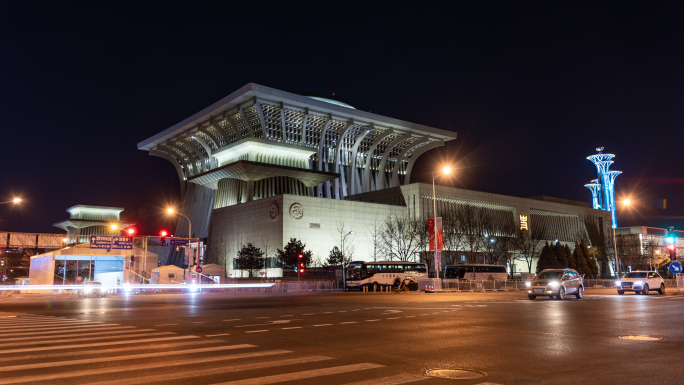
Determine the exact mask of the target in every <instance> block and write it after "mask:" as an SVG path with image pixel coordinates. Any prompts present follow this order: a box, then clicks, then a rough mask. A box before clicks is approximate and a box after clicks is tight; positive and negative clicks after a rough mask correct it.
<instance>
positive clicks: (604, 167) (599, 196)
mask: <svg viewBox="0 0 684 385" xmlns="http://www.w3.org/2000/svg"><path fill="white" fill-rule="evenodd" d="M596 151H597V152H598V154H595V155H591V156H588V157H587V159H589V161H591V162H592V163H593V164H594V165H595V166H596V169H597V171H598V178H597V179H594V180H592V181H591V182H592V183H589V184H585V185H584V186H585V187H587V188H588V189H590V190H591V195H592V203H593V206H594V208H595V209H601V210H608V211H610V212H611V216H612V222H613V228H617V218H616V216H615V178H617V176H618V175H620V174H622V171H610V166H611V165H612V164H613V161H612V159H613V158H614V157H615V155H614V154H604V153H603V147H599V148H597V149H596Z"/></svg>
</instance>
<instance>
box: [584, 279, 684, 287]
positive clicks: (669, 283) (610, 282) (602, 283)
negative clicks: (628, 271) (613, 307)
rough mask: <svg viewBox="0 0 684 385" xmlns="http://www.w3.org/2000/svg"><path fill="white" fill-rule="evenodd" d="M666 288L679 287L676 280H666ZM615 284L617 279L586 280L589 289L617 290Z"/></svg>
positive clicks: (585, 285)
mask: <svg viewBox="0 0 684 385" xmlns="http://www.w3.org/2000/svg"><path fill="white" fill-rule="evenodd" d="M664 281H665V287H677V282H676V281H675V280H674V279H666V280H664ZM615 282H617V279H585V280H584V287H585V288H587V289H610V288H616V287H617V286H616V285H615Z"/></svg>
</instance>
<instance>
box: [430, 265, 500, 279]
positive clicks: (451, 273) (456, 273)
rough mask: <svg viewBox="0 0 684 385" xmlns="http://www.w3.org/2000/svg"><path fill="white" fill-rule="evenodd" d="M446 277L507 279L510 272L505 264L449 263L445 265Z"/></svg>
mask: <svg viewBox="0 0 684 385" xmlns="http://www.w3.org/2000/svg"><path fill="white" fill-rule="evenodd" d="M441 278H444V279H460V280H463V281H506V280H507V279H508V272H507V271H506V266H503V265H483V264H477V263H476V264H475V265H472V264H470V265H467V264H463V265H447V266H445V267H444V272H443V274H442V277H441Z"/></svg>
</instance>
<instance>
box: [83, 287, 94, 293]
mask: <svg viewBox="0 0 684 385" xmlns="http://www.w3.org/2000/svg"><path fill="white" fill-rule="evenodd" d="M83 290H85V292H86V293H90V291H91V290H93V289H92V288H90V287H86V288H85V289H83Z"/></svg>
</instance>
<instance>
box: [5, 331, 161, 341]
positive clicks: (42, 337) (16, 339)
mask: <svg viewBox="0 0 684 385" xmlns="http://www.w3.org/2000/svg"><path fill="white" fill-rule="evenodd" d="M153 331H155V330H154V329H137V330H135V331H133V332H134V333H137V332H153ZM62 333H64V332H62ZM122 333H131V331H130V330H115V331H106V332H99V331H98V332H96V333H79V334H77V335H78V336H79V337H85V336H100V335H107V334H122ZM70 334H71V335H73V333H65V335H64V336H63V337H67V336H68V335H70ZM117 337H119V336H115V337H113V338H117ZM46 338H55V336H31V337H27V336H24V337H16V338H3V339H2V340H3V341H30V340H44V339H46ZM36 343H41V344H49V343H52V341H42V342H36Z"/></svg>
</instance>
